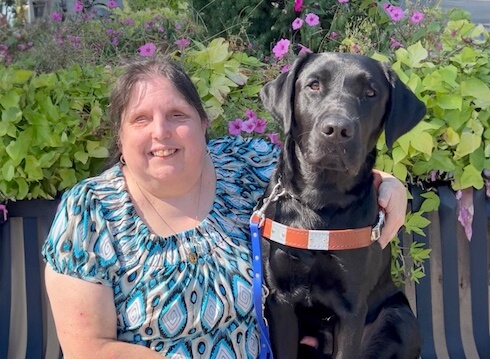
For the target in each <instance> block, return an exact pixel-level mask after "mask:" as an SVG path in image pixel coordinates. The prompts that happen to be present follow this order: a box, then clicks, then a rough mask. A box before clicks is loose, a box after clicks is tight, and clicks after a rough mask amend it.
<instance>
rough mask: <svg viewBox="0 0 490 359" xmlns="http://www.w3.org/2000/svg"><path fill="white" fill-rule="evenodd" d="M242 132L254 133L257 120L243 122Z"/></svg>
mask: <svg viewBox="0 0 490 359" xmlns="http://www.w3.org/2000/svg"><path fill="white" fill-rule="evenodd" d="M242 130H243V131H245V132H246V133H252V132H254V130H255V119H253V118H251V119H249V120H247V121H243V125H242Z"/></svg>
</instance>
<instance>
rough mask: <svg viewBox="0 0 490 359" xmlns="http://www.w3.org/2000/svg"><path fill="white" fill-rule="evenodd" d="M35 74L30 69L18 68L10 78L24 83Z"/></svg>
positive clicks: (21, 83) (14, 81)
mask: <svg viewBox="0 0 490 359" xmlns="http://www.w3.org/2000/svg"><path fill="white" fill-rule="evenodd" d="M33 74H34V72H32V71H29V70H16V71H14V72H13V73H12V74H11V76H10V78H9V80H10V81H11V82H12V83H14V84H17V85H23V84H25V83H26V82H27V81H28V80H29V78H30V77H31V76H32V75H33Z"/></svg>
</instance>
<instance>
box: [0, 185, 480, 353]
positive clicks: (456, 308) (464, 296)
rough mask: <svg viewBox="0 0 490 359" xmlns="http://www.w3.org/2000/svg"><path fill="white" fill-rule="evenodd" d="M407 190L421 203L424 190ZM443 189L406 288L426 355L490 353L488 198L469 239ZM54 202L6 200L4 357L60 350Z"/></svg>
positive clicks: (1, 227)
mask: <svg viewBox="0 0 490 359" xmlns="http://www.w3.org/2000/svg"><path fill="white" fill-rule="evenodd" d="M410 190H411V192H412V194H413V196H414V199H413V200H412V201H411V203H410V205H411V207H412V209H413V210H414V211H416V210H417V209H418V206H420V203H421V198H420V196H419V194H420V192H421V191H420V189H418V188H417V187H413V188H411V189H410ZM438 193H439V196H440V198H441V206H440V208H439V211H438V212H434V213H431V214H430V215H429V219H430V220H431V221H432V223H431V225H430V226H429V227H428V228H427V230H426V236H425V237H424V236H420V235H417V234H413V235H411V236H404V239H403V240H404V242H405V241H406V242H407V243H405V244H409V242H410V241H413V240H416V241H417V242H422V243H425V244H426V245H427V246H428V247H430V248H432V253H431V258H430V259H429V260H428V261H427V262H426V264H425V271H426V277H424V278H422V279H421V280H420V284H417V285H409V286H407V288H406V292H407V295H408V297H409V298H410V301H411V304H412V307H413V309H414V311H415V312H416V313H417V316H418V319H419V322H420V325H421V328H422V335H423V340H424V342H423V347H422V358H423V359H432V358H458V359H459V358H472V359H473V358H482V359H483V358H490V337H489V306H490V304H489V243H488V242H489V238H490V237H489V235H488V228H489V217H490V201H489V199H487V198H486V196H485V193H484V191H483V190H481V191H475V193H474V205H475V214H474V220H473V238H472V240H471V242H470V241H468V240H467V239H466V237H465V235H464V231H463V229H462V227H461V225H460V224H459V222H458V221H457V205H456V199H455V196H454V193H453V192H452V191H451V190H450V189H449V187H447V186H446V187H445V186H441V187H439V188H438ZM56 206H57V202H56V201H44V200H33V201H20V202H13V203H9V204H8V207H7V208H8V211H9V213H8V215H9V217H8V220H7V221H6V222H5V223H3V224H0V359H21V358H27V359H38V358H39V359H41V358H46V359H53V358H58V357H60V350H59V344H58V341H57V338H56V332H55V329H54V324H53V320H52V317H51V312H50V309H49V304H48V302H47V299H46V295H45V291H44V280H43V268H44V264H43V262H42V258H41V255H40V249H41V245H42V243H43V241H44V238H45V237H46V235H47V233H48V230H49V226H50V224H51V221H52V219H53V217H54V214H55V211H56Z"/></svg>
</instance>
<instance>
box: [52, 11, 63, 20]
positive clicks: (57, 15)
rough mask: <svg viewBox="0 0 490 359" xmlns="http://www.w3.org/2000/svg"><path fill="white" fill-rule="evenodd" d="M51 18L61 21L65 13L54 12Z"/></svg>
mask: <svg viewBox="0 0 490 359" xmlns="http://www.w3.org/2000/svg"><path fill="white" fill-rule="evenodd" d="M51 20H53V21H55V22H61V21H62V20H63V15H61V14H60V13H59V12H54V13H52V14H51Z"/></svg>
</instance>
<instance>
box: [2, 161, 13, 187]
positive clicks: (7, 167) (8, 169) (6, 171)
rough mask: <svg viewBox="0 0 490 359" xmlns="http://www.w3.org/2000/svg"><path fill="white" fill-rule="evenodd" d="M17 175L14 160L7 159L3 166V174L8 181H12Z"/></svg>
mask: <svg viewBox="0 0 490 359" xmlns="http://www.w3.org/2000/svg"><path fill="white" fill-rule="evenodd" d="M14 175H15V167H14V165H13V163H12V160H7V161H5V163H4V164H3V166H2V176H3V179H4V180H5V181H7V182H9V181H12V179H13V178H14Z"/></svg>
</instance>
